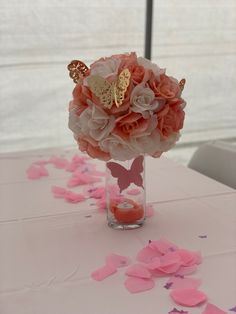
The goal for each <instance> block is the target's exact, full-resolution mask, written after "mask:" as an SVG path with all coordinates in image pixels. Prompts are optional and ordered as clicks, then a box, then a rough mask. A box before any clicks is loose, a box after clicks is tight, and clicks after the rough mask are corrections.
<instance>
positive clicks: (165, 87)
mask: <svg viewBox="0 0 236 314" xmlns="http://www.w3.org/2000/svg"><path fill="white" fill-rule="evenodd" d="M149 85H150V87H151V89H152V90H153V92H154V93H155V96H156V97H163V98H165V99H171V98H175V97H178V96H179V95H180V93H181V90H180V87H179V84H178V81H177V80H176V79H174V78H172V77H169V76H167V75H165V74H163V75H161V76H160V80H157V79H156V78H155V77H152V78H151V79H150V81H149Z"/></svg>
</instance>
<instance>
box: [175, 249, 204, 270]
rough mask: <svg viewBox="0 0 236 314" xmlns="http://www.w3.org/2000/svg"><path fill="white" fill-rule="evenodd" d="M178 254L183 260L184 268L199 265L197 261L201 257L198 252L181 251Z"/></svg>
mask: <svg viewBox="0 0 236 314" xmlns="http://www.w3.org/2000/svg"><path fill="white" fill-rule="evenodd" d="M177 252H178V254H179V256H180V258H181V264H182V266H193V265H195V264H197V259H199V256H197V254H198V252H192V251H189V250H185V249H179V250H178V251H177Z"/></svg>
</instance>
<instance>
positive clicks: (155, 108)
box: [68, 52, 186, 161]
mask: <svg viewBox="0 0 236 314" xmlns="http://www.w3.org/2000/svg"><path fill="white" fill-rule="evenodd" d="M68 70H69V72H70V76H71V78H72V79H73V80H74V82H75V83H76V86H75V88H74V90H73V100H72V101H71V102H70V104H69V128H70V129H71V130H72V132H73V134H74V138H75V140H76V141H77V143H78V146H79V149H80V150H81V151H82V152H86V153H87V154H88V155H89V156H90V157H92V158H97V159H101V160H104V161H108V160H110V159H115V160H120V161H125V160H129V159H133V158H136V157H138V156H140V155H144V154H146V155H150V156H152V157H160V156H161V154H162V153H163V152H166V151H168V150H169V149H171V148H172V147H173V146H174V145H175V143H176V142H177V141H178V139H179V137H180V130H181V129H182V127H183V122H184V107H185V105H186V102H185V101H184V99H183V98H182V97H181V94H182V91H183V88H184V84H185V80H184V79H182V80H181V81H180V82H178V80H177V79H175V78H173V77H171V76H168V75H167V74H166V71H165V69H161V68H159V67H158V66H157V65H156V64H154V63H152V62H151V61H149V60H147V59H145V58H142V57H137V55H136V53H134V52H132V53H130V54H119V55H113V56H111V57H108V58H101V59H99V60H97V61H95V62H94V63H92V64H91V66H90V68H88V67H87V66H86V65H85V64H84V63H83V62H81V61H78V60H74V61H72V62H71V63H70V64H69V65H68Z"/></svg>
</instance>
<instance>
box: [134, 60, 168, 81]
mask: <svg viewBox="0 0 236 314" xmlns="http://www.w3.org/2000/svg"><path fill="white" fill-rule="evenodd" d="M137 61H138V64H139V65H142V66H143V67H144V68H145V69H150V70H152V72H153V73H154V75H155V77H156V78H157V79H158V80H159V79H160V75H161V74H164V73H165V69H161V68H159V67H158V66H157V65H156V64H155V63H152V62H151V61H150V60H148V59H146V58H142V57H138V58H137Z"/></svg>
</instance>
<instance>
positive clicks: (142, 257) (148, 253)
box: [136, 245, 160, 263]
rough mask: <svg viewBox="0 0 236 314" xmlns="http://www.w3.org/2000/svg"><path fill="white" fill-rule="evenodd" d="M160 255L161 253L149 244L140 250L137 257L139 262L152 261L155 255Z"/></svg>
mask: <svg viewBox="0 0 236 314" xmlns="http://www.w3.org/2000/svg"><path fill="white" fill-rule="evenodd" d="M159 256H160V254H159V253H158V252H157V251H155V250H153V249H152V248H151V247H149V245H147V246H145V247H144V248H143V249H141V250H140V251H139V252H138V254H137V257H136V259H137V260H138V261H139V262H143V263H150V262H151V261H152V259H153V258H154V257H159Z"/></svg>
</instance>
